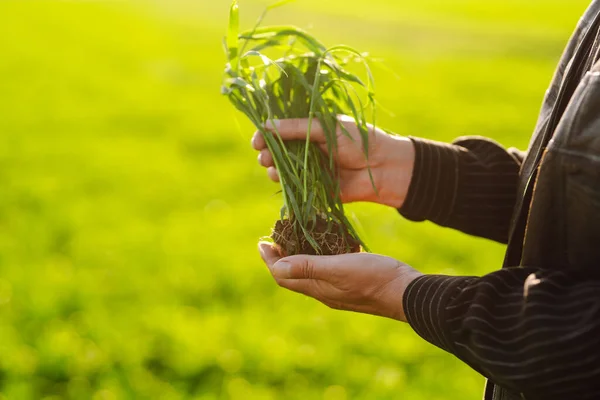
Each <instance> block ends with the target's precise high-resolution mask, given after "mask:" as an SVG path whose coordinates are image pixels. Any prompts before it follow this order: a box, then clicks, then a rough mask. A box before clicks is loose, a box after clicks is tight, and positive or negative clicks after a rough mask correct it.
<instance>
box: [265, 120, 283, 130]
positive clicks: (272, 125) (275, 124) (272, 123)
mask: <svg viewBox="0 0 600 400" xmlns="http://www.w3.org/2000/svg"><path fill="white" fill-rule="evenodd" d="M280 125H281V121H279V120H278V119H274V120H268V121H267V123H266V124H265V127H266V128H267V129H279V126H280Z"/></svg>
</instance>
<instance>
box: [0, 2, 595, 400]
mask: <svg viewBox="0 0 600 400" xmlns="http://www.w3.org/2000/svg"><path fill="white" fill-rule="evenodd" d="M268 3H270V2H269V1H265V0H241V1H240V7H241V12H242V22H243V25H244V26H245V27H250V26H251V24H252V23H253V22H254V20H255V19H256V18H257V17H258V15H259V14H260V12H261V11H262V10H263V8H264V6H265V5H266V4H268ZM587 3H589V2H588V1H586V0H486V1H481V0H412V1H409V0H368V1H363V0H298V1H297V2H295V3H292V4H290V5H288V6H286V7H284V8H282V9H279V10H277V11H275V12H273V13H272V14H270V16H269V17H268V19H267V21H266V23H274V24H295V25H299V26H301V27H303V28H307V29H310V30H311V32H313V33H314V34H315V35H317V37H319V38H321V40H322V41H324V42H326V43H327V44H330V45H333V44H338V43H345V44H349V45H352V46H354V47H356V48H358V49H361V50H365V51H367V50H368V51H369V52H370V53H371V54H372V55H373V56H375V57H378V58H382V59H383V60H384V64H385V66H386V67H387V69H385V68H378V67H375V74H376V80H377V85H378V86H377V87H378V90H377V95H378V98H379V100H380V101H381V103H382V104H383V105H384V106H385V107H386V108H387V109H388V110H389V113H384V112H382V113H381V114H380V121H381V124H382V125H385V127H386V128H389V129H391V130H393V131H394V132H397V133H399V134H405V135H406V134H411V135H417V136H424V137H428V138H432V139H437V140H445V141H446V140H452V139H453V138H455V137H457V136H461V135H486V136H489V137H492V138H494V139H496V140H498V141H500V142H501V143H502V144H504V145H507V146H508V145H510V146H517V147H521V148H526V146H527V143H528V138H529V135H530V133H531V131H532V128H533V126H534V123H535V119H536V116H537V111H538V109H539V105H540V103H541V100H542V96H543V93H544V91H545V89H546V86H547V84H548V82H549V80H550V78H551V74H552V72H553V68H554V65H555V63H556V62H557V60H558V57H559V55H560V53H561V51H562V49H563V47H564V45H565V43H566V41H567V39H568V37H569V35H570V33H571V31H572V30H573V28H574V26H575V24H576V22H577V20H578V18H579V15H580V14H581V13H582V12H583V10H584V9H585V7H586V4H587ZM228 7H229V0H153V1H150V0H148V1H141V0H140V1H135V0H112V1H109V0H106V1H58V0H56V1H40V0H29V1H20V0H16V1H15V0H1V1H0V399H42V398H43V399H133V398H136V399H137V398H139V399H202V400H222V399H223V400H224V399H233V400H236V399H239V400H241V399H244V400H245V399H249V400H252V399H311V400H312V399H324V400H347V399H410V400H420V399H423V400H453V399H457V400H458V399H461V400H462V399H478V398H479V397H480V395H481V392H482V384H483V378H481V377H480V376H478V375H477V374H475V373H474V372H471V371H470V370H469V369H468V368H467V367H465V366H464V365H462V364H461V363H460V362H458V361H457V360H455V359H453V358H452V357H451V356H448V355H446V354H445V353H443V352H442V351H441V350H437V349H435V348H433V347H431V346H429V345H428V344H426V343H425V342H423V341H422V340H421V339H419V338H418V337H417V336H416V335H415V334H414V333H413V332H412V331H411V330H410V328H409V327H407V326H405V325H403V324H401V323H398V322H394V321H388V320H384V319H381V318H375V317H371V316H365V315H357V314H350V313H342V312H336V311H332V310H329V309H327V308H326V307H324V306H322V305H320V304H318V303H316V302H315V301H313V300H310V299H305V298H303V297H301V296H299V295H296V294H293V293H289V292H286V291H283V290H281V289H279V288H277V287H276V285H275V284H274V283H273V282H272V280H271V278H270V276H269V275H268V273H267V271H266V269H265V267H264V266H263V265H262V264H261V262H260V260H259V257H258V254H257V251H256V243H257V241H258V239H259V238H260V237H261V236H264V235H267V234H268V233H269V230H270V227H271V226H272V224H273V222H274V221H275V220H276V219H277V218H278V215H279V207H280V202H281V199H280V198H279V196H278V195H277V194H276V191H277V187H276V186H275V185H274V184H272V183H270V182H269V181H268V180H267V179H266V176H265V174H264V171H263V170H262V169H261V168H260V167H259V166H258V164H257V163H256V154H255V153H254V152H253V151H252V150H251V148H250V146H249V139H250V136H251V134H252V128H251V126H250V125H249V124H248V122H247V121H245V120H244V119H243V118H242V117H241V116H240V115H238V114H237V113H236V112H234V111H233V110H232V107H230V105H229V104H228V103H227V101H226V99H224V98H222V97H221V96H220V94H219V88H220V81H221V77H222V70H223V67H224V62H225V57H224V55H223V51H222V47H221V41H222V37H223V35H224V33H225V28H226V23H227V12H228ZM390 71H393V73H392V72H390ZM350 209H351V210H352V212H353V213H355V214H356V216H357V218H358V220H359V221H360V223H361V229H362V230H363V231H364V236H365V239H366V240H367V241H368V243H369V244H370V245H371V247H372V249H373V250H374V251H376V252H379V253H384V254H388V255H391V256H394V257H396V258H398V259H400V260H403V261H405V262H407V263H409V264H411V265H413V266H414V267H416V268H418V269H420V270H422V271H424V272H428V273H449V274H477V275H480V274H485V273H486V272H489V271H492V270H494V269H496V268H498V267H499V266H500V264H501V260H502V255H503V254H502V253H503V247H502V246H500V245H497V244H493V243H491V242H489V241H485V240H482V239H474V238H471V237H467V236H466V235H463V234H460V233H457V232H453V231H450V230H446V229H442V228H439V227H436V226H434V225H433V224H430V223H420V224H415V223H411V222H408V221H405V220H403V219H402V218H401V217H400V216H399V215H398V214H397V213H396V212H395V210H390V209H385V208H382V207H378V206H374V205H352V206H351V207H350Z"/></svg>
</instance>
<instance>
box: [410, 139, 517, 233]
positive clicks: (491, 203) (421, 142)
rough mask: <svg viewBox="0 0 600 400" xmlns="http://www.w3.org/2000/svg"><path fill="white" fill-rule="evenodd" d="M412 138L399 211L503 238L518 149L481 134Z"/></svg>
mask: <svg viewBox="0 0 600 400" xmlns="http://www.w3.org/2000/svg"><path fill="white" fill-rule="evenodd" d="M411 139H412V141H413V143H414V145H415V168H414V172H413V178H412V180H411V184H410V187H409V190H408V194H407V198H406V200H405V202H404V205H403V206H402V208H401V209H399V212H400V213H401V214H402V215H403V216H404V217H405V218H407V219H409V220H412V221H423V220H430V221H432V222H435V223H437V224H439V225H441V226H446V227H450V228H454V229H458V230H460V231H463V232H465V233H468V234H471V235H475V236H481V237H485V238H488V239H492V240H496V241H498V242H501V243H506V242H507V241H508V230H509V225H510V217H511V215H512V211H513V209H514V206H515V203H516V198H517V183H518V178H519V169H520V165H521V161H522V159H523V153H521V152H519V151H518V150H515V149H509V150H506V149H504V148H503V147H502V146H500V145H499V144H498V143H496V142H494V141H492V140H490V139H486V138H482V137H466V138H461V139H458V140H457V141H455V142H454V143H453V144H445V143H441V142H435V141H431V140H426V139H418V138H411Z"/></svg>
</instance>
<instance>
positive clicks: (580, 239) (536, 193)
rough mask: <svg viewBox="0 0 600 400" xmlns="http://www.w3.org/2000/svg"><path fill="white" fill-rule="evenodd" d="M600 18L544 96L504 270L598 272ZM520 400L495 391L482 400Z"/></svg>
mask: <svg viewBox="0 0 600 400" xmlns="http://www.w3.org/2000/svg"><path fill="white" fill-rule="evenodd" d="M599 12H600V0H594V1H593V2H592V4H591V5H590V7H589V8H588V10H587V11H586V13H585V14H584V16H583V17H582V19H581V20H580V22H579V25H578V27H577V30H576V32H575V34H574V36H573V37H572V39H571V41H570V42H569V44H568V46H567V49H566V50H565V53H564V54H563V57H562V59H561V61H560V64H559V66H558V68H557V71H556V73H555V76H554V78H553V81H552V84H551V86H550V89H549V90H548V92H547V93H546V97H545V99H544V103H543V107H542V111H541V113H540V117H539V120H538V123H537V126H536V129H535V132H534V135H533V137H532V140H531V143H530V146H529V149H528V152H527V157H526V158H525V160H524V162H523V166H522V168H521V176H520V182H519V189H518V190H519V193H518V199H519V200H518V201H517V207H516V209H515V214H514V216H513V221H512V227H511V237H510V241H509V246H508V249H507V253H506V258H505V263H504V266H505V267H516V266H531V267H539V268H546V269H569V268H600V62H599V61H598V60H599V56H600V54H599V51H600V35H599V33H600V17H598V14H599ZM523 398H524V397H523V396H521V394H519V393H515V392H511V391H509V390H506V389H504V388H501V387H499V386H495V385H493V384H491V383H489V384H488V387H487V389H486V394H485V400H521V399H523ZM570 400H576V399H570Z"/></svg>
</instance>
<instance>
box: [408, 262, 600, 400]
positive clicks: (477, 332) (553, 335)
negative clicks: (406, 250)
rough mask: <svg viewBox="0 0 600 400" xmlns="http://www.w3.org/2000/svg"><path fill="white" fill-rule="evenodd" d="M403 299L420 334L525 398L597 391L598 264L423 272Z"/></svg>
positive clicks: (594, 393)
mask: <svg viewBox="0 0 600 400" xmlns="http://www.w3.org/2000/svg"><path fill="white" fill-rule="evenodd" d="M403 305H404V311H405V314H406V317H407V320H408V322H409V324H410V325H411V326H412V327H413V328H414V330H415V331H416V332H417V333H418V334H419V335H420V336H421V337H423V338H424V339H425V340H427V341H429V342H430V343H432V344H434V345H436V346H438V347H440V348H442V349H444V350H446V351H448V352H450V353H452V354H454V355H455V356H457V357H458V358H459V359H461V360H462V361H464V362H465V363H467V364H468V365H469V366H471V367H472V368H474V369H475V370H477V371H478V372H480V373H481V374H482V375H484V376H485V377H487V378H489V379H490V380H491V381H492V382H494V383H496V384H499V385H501V386H503V387H506V388H508V389H512V390H514V391H517V392H519V393H522V394H523V395H524V397H525V398H526V399H528V400H531V399H533V400H537V399H540V400H542V399H544V400H549V399H597V398H600V272H598V271H590V270H589V269H585V270H568V271H562V272H560V271H559V272H557V271H549V270H540V269H537V268H507V269H503V270H500V271H497V272H494V273H492V274H489V275H487V276H484V277H482V278H478V277H450V276H441V275H427V276H422V277H420V278H417V279H416V280H415V281H413V282H412V283H411V284H410V285H409V286H408V288H407V290H406V292H405V293H404V303H403Z"/></svg>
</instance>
